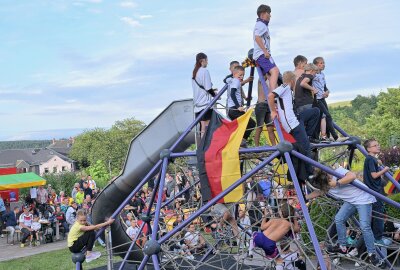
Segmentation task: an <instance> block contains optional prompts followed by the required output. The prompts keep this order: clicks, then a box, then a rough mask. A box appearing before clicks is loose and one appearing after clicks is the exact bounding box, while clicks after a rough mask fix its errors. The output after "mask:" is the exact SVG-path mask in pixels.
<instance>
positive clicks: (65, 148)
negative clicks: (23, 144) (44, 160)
mask: <svg viewBox="0 0 400 270" xmlns="http://www.w3.org/2000/svg"><path fill="white" fill-rule="evenodd" d="M73 143H74V139H65V140H54V139H53V142H52V144H50V145H49V146H48V147H47V148H49V149H53V150H55V151H57V152H58V153H60V154H62V155H64V156H68V154H69V152H70V151H71V148H72V144H73Z"/></svg>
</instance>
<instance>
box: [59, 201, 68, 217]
mask: <svg viewBox="0 0 400 270" xmlns="http://www.w3.org/2000/svg"><path fill="white" fill-rule="evenodd" d="M68 200H69V199H68V197H64V199H63V201H62V202H61V205H60V207H61V211H62V212H63V213H64V214H65V213H67V209H68V207H69V204H68Z"/></svg>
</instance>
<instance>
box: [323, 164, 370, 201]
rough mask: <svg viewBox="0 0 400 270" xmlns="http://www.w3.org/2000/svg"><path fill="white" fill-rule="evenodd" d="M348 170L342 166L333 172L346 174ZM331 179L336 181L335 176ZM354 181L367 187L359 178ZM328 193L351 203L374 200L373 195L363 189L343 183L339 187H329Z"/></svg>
mask: <svg viewBox="0 0 400 270" xmlns="http://www.w3.org/2000/svg"><path fill="white" fill-rule="evenodd" d="M348 171H349V170H346V169H345V168H343V167H339V168H337V169H336V170H335V172H337V173H340V174H343V175H346V173H347V172H348ZM332 179H333V180H335V181H336V179H337V178H336V177H333V178H332ZM354 182H357V183H359V184H361V185H363V186H365V187H366V188H368V187H367V186H366V185H365V184H364V183H363V182H361V181H360V180H357V179H356V180H354ZM329 194H330V195H332V196H333V197H335V198H337V199H341V200H343V201H345V202H348V203H351V204H370V203H374V202H376V199H375V197H374V196H373V195H371V194H369V193H367V192H365V191H364V190H361V189H359V188H357V187H355V186H353V185H350V184H347V185H343V186H340V187H335V188H331V189H330V190H329Z"/></svg>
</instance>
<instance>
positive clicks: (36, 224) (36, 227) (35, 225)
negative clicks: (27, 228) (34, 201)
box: [31, 221, 42, 232]
mask: <svg viewBox="0 0 400 270" xmlns="http://www.w3.org/2000/svg"><path fill="white" fill-rule="evenodd" d="M40 227H42V226H41V225H40V223H39V222H37V221H34V222H32V225H31V229H32V230H34V231H36V232H37V231H39V230H40Z"/></svg>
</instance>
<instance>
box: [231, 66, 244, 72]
mask: <svg viewBox="0 0 400 270" xmlns="http://www.w3.org/2000/svg"><path fill="white" fill-rule="evenodd" d="M233 70H240V71H244V67H242V66H236V67H235V68H234V69H233Z"/></svg>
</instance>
